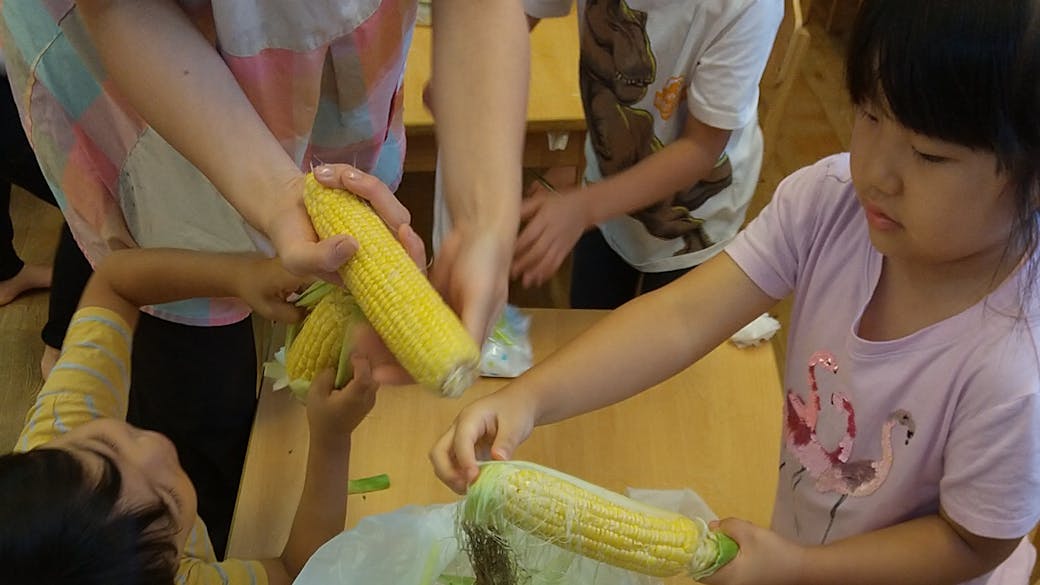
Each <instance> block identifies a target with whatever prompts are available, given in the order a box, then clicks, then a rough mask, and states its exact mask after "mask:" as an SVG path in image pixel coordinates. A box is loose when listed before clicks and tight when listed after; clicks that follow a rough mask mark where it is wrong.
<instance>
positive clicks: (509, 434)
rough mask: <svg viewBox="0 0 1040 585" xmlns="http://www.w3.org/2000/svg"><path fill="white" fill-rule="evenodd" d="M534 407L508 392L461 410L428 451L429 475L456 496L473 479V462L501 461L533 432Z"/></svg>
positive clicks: (486, 398)
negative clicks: (451, 490)
mask: <svg viewBox="0 0 1040 585" xmlns="http://www.w3.org/2000/svg"><path fill="white" fill-rule="evenodd" d="M534 419H535V403H534V400H532V399H531V398H530V397H529V396H527V395H525V394H522V393H517V392H509V390H508V388H507V389H504V390H500V391H498V392H495V393H494V394H491V395H489V396H485V397H484V398H481V399H479V400H477V401H475V402H473V403H472V404H470V405H469V406H467V407H465V408H463V409H462V410H461V411H460V412H459V414H458V416H457V417H455V422H454V423H452V425H451V427H450V428H448V431H447V432H445V433H444V435H443V436H441V438H440V439H439V440H438V441H437V443H436V444H435V445H434V446H433V449H431V450H430V462H431V463H433V471H434V473H436V474H437V477H439V478H440V480H441V481H443V482H444V483H445V484H446V485H447V486H448V487H450V488H451V489H453V490H455V491H456V492H457V493H459V494H464V493H466V489H467V488H468V487H469V485H470V484H471V483H473V481H474V480H476V479H477V473H478V467H477V459H478V458H479V459H484V460H487V459H489V458H490V459H495V460H498V461H505V460H507V459H510V458H512V457H513V451H515V450H516V448H517V447H518V446H519V445H520V443H522V442H523V441H524V440H525V439H526V438H527V437H528V436H529V435H530V434H531V429H533V428H534V423H535V420H534Z"/></svg>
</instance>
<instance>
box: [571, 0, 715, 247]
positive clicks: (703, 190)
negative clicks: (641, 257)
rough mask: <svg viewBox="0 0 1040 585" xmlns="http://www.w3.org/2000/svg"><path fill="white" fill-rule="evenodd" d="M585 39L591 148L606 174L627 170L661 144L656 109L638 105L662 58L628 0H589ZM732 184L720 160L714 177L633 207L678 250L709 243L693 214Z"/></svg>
mask: <svg viewBox="0 0 1040 585" xmlns="http://www.w3.org/2000/svg"><path fill="white" fill-rule="evenodd" d="M584 18H585V28H586V31H585V34H583V35H582V37H581V63H580V70H579V72H580V80H581V96H582V102H583V103H584V106H585V112H586V118H587V120H588V132H589V136H590V140H591V142H592V148H593V150H594V151H595V153H596V159H597V160H598V161H599V168H600V171H601V173H602V175H603V176H604V177H607V176H610V175H613V174H615V173H619V172H621V171H624V170H625V169H627V168H629V167H631V166H632V165H634V164H636V163H638V162H639V161H640V160H642V159H644V158H646V157H648V156H650V155H651V154H653V153H654V152H657V151H658V150H660V149H661V148H663V145H662V144H661V141H660V139H658V138H657V136H656V135H655V134H654V118H653V115H652V114H651V113H650V112H648V111H646V110H643V109H639V108H633V107H632V104H635V103H636V102H638V101H639V100H641V99H642V98H643V96H645V95H646V91H647V87H649V86H650V84H651V83H653V82H654V79H655V78H656V76H657V62H656V60H655V58H654V54H653V51H652V50H651V48H650V39H649V37H648V36H647V34H646V12H642V11H639V10H633V9H631V8H630V7H629V6H628V4H627V3H626V2H625V0H589V1H588V2H587V3H586V4H585V15H584ZM732 182H733V169H732V166H731V165H730V163H729V159H728V158H725V157H724V158H723V159H722V161H721V162H720V164H719V165H717V166H716V167H715V169H714V170H713V171H712V173H711V175H710V176H709V177H707V178H706V179H705V180H703V181H701V182H700V183H698V184H696V185H694V186H693V187H692V188H690V189H688V190H686V191H680V192H678V193H675V194H674V195H672V196H671V197H670V198H668V199H667V200H664V201H659V202H657V203H654V204H653V205H650V206H649V207H646V208H644V209H640V210H639V211H635V212H633V213H632V214H631V216H632V217H634V218H635V219H637V220H639V221H640V222H641V223H642V224H643V225H644V226H645V227H646V229H647V231H648V232H649V233H650V234H651V235H653V236H656V237H658V238H662V239H673V238H682V239H683V243H684V245H683V248H682V249H681V250H679V251H678V252H676V253H675V255H680V254H686V253H689V252H694V251H697V250H701V249H704V248H706V247H708V246H711V245H712V244H713V243H714V242H712V241H711V239H710V238H709V237H708V235H707V234H706V233H704V230H703V227H702V224H703V223H704V222H703V220H700V219H696V218H693V217H691V216H690V210H692V209H697V208H698V207H700V206H701V205H702V204H703V203H704V202H705V201H707V200H708V198H710V197H711V196H713V195H715V194H716V193H718V192H720V191H722V190H723V189H725V188H726V187H728V186H729V185H730V184H731V183H732Z"/></svg>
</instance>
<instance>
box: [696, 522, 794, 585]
mask: <svg viewBox="0 0 1040 585" xmlns="http://www.w3.org/2000/svg"><path fill="white" fill-rule="evenodd" d="M711 529H712V530H720V531H722V532H723V533H724V534H726V535H728V536H729V537H731V538H732V539H733V540H735V541H737V544H739V545H740V552H739V553H738V554H737V557H736V558H735V559H733V560H732V561H730V562H729V564H727V565H726V566H724V567H722V568H721V569H719V571H718V572H717V573H715V574H714V575H712V576H711V577H708V578H706V579H703V582H704V583H706V584H707V585H738V584H739V585H766V584H768V585H788V584H790V585H795V584H797V583H799V581H800V575H801V564H802V557H803V555H804V554H805V549H804V548H803V547H801V546H799V545H798V544H796V543H794V542H791V541H789V540H786V539H784V538H783V537H782V536H780V535H779V534H777V533H775V532H773V531H771V530H767V529H765V528H760V527H758V526H755V525H754V524H752V523H750V522H747V521H745V520H737V519H735V518H727V519H726V520H723V521H722V522H718V521H715V522H712V523H711Z"/></svg>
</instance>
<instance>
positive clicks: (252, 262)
mask: <svg viewBox="0 0 1040 585" xmlns="http://www.w3.org/2000/svg"><path fill="white" fill-rule="evenodd" d="M237 282H238V284H237V286H236V288H237V290H238V296H239V298H241V299H242V300H243V301H245V302H246V303H248V304H249V306H250V307H252V308H253V310H254V311H256V312H257V313H259V314H260V316H262V317H264V318H266V319H271V320H272V321H281V322H285V323H295V322H296V321H299V320H300V319H302V318H303V310H302V309H300V308H298V307H296V306H295V305H293V304H292V303H290V302H288V301H287V300H286V299H287V298H289V295H291V294H292V293H294V292H296V291H297V289H299V288H300V287H301V286H302V285H303V283H304V281H303V279H302V278H300V277H299V276H296V275H295V274H293V273H291V272H289V271H288V270H286V269H285V267H284V266H283V265H282V263H281V261H280V260H279V259H278V258H266V257H264V256H262V255H260V254H250V255H249V256H247V257H246V259H245V260H244V262H243V264H242V269H241V270H240V271H239V275H238V279H237Z"/></svg>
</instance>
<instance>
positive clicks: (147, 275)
mask: <svg viewBox="0 0 1040 585" xmlns="http://www.w3.org/2000/svg"><path fill="white" fill-rule="evenodd" d="M301 283H302V281H301V280H300V278H299V277H297V276H294V275H292V274H290V273H288V272H287V271H286V270H285V269H284V268H282V267H281V264H280V263H279V261H278V260H277V259H271V258H265V257H263V256H262V255H260V254H225V253H217V252H198V251H193V250H175V249H168V248H134V249H129V250H118V251H115V252H112V253H111V254H109V255H108V256H106V257H105V259H104V260H103V261H102V262H101V263H100V264H98V266H97V269H96V270H95V272H94V275H93V276H92V277H91V279H90V281H89V282H88V283H87V287H86V289H84V291H83V296H82V297H81V298H80V306H81V307H87V306H96V307H104V308H107V309H111V310H112V311H114V312H116V313H118V314H119V315H120V316H121V317H122V318H123V319H124V320H125V321H126V323H127V324H128V325H129V326H130V328H131V329H133V327H134V326H135V325H136V324H137V315H138V308H139V307H142V306H145V305H154V304H159V303H166V302H170V301H177V300H182V299H189V298H194V297H239V298H241V299H242V300H244V301H246V302H247V303H248V304H249V305H250V306H252V307H253V309H255V310H256V311H257V312H259V313H260V314H261V315H263V316H264V317H267V318H270V319H274V320H278V321H296V320H297V319H299V316H300V314H299V310H298V309H296V308H295V307H294V306H293V305H292V304H290V303H288V302H286V301H285V299H286V297H288V296H289V294H290V293H292V292H293V291H295V290H296V289H297V288H298V287H299V286H300V284H301Z"/></svg>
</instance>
